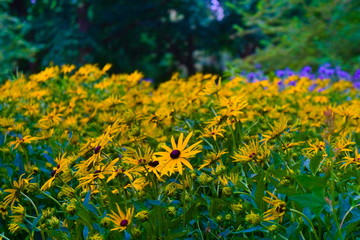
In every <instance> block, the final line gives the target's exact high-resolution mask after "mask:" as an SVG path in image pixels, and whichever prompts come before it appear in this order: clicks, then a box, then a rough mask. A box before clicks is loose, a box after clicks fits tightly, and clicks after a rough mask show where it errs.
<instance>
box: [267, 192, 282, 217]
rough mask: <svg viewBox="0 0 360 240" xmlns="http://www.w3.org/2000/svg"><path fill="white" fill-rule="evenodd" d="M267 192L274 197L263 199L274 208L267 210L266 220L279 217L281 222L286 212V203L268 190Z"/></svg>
mask: <svg viewBox="0 0 360 240" xmlns="http://www.w3.org/2000/svg"><path fill="white" fill-rule="evenodd" d="M267 193H268V194H269V195H270V196H271V197H272V198H269V197H263V200H264V201H265V202H267V203H269V204H271V205H273V208H271V209H269V210H267V211H266V212H265V213H264V221H271V220H275V219H277V218H279V221H280V222H281V221H282V219H283V217H284V214H285V212H286V203H285V202H284V201H282V200H280V199H278V198H277V197H276V196H275V195H274V194H272V193H271V192H269V191H267Z"/></svg>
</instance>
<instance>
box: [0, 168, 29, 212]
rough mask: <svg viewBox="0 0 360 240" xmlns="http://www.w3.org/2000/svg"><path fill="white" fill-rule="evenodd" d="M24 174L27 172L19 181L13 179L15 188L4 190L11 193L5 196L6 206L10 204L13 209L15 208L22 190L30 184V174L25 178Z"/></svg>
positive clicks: (4, 202)
mask: <svg viewBox="0 0 360 240" xmlns="http://www.w3.org/2000/svg"><path fill="white" fill-rule="evenodd" d="M24 175H25V173H24V174H22V175H21V176H20V178H19V180H18V181H13V188H11V189H5V190H4V192H7V193H10V194H9V195H7V196H6V197H5V198H4V201H3V204H4V207H5V208H7V207H8V206H9V205H10V208H11V209H12V208H13V206H14V203H15V202H16V201H19V196H20V194H21V191H22V190H24V189H25V187H26V186H27V185H28V184H29V181H30V180H31V179H32V178H30V177H29V176H28V177H27V178H23V177H24Z"/></svg>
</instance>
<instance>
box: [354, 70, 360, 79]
mask: <svg viewBox="0 0 360 240" xmlns="http://www.w3.org/2000/svg"><path fill="white" fill-rule="evenodd" d="M357 80H360V69H358V70H356V71H355V73H354V76H353V81H357Z"/></svg>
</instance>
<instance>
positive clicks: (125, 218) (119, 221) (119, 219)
mask: <svg viewBox="0 0 360 240" xmlns="http://www.w3.org/2000/svg"><path fill="white" fill-rule="evenodd" d="M116 207H117V212H114V211H111V214H109V215H108V216H109V218H110V220H111V221H112V222H113V223H114V224H115V227H114V228H112V229H111V231H116V230H118V231H120V232H122V231H124V230H125V229H126V228H127V227H128V226H129V225H130V224H131V220H132V217H133V215H134V208H129V209H127V211H126V214H125V213H124V212H123V211H121V209H120V207H119V205H118V204H117V203H116Z"/></svg>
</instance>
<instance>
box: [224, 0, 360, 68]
mask: <svg viewBox="0 0 360 240" xmlns="http://www.w3.org/2000/svg"><path fill="white" fill-rule="evenodd" d="M230 6H231V7H232V8H233V9H236V11H238V12H239V14H241V15H242V16H244V20H245V23H244V25H245V26H246V27H239V26H236V29H237V31H238V35H239V37H244V36H246V35H249V34H259V35H260V36H261V39H260V41H259V43H260V44H259V46H258V48H257V52H256V54H253V55H251V56H248V57H247V58H245V59H241V60H237V61H235V63H236V64H237V65H239V64H241V65H242V66H244V67H246V68H247V69H250V70H252V69H254V66H255V64H258V63H260V64H261V65H262V66H263V68H264V69H265V70H267V71H269V70H274V69H279V68H286V67H290V68H292V69H295V70H299V68H300V66H305V65H311V66H319V65H320V64H324V63H328V62H330V63H332V64H338V65H341V66H343V67H344V68H346V69H349V70H354V69H356V68H359V67H360V51H359V48H358V43H359V41H360V15H359V14H358V12H359V11H360V4H359V1H355V0H352V1H338V0H331V1H321V0H312V1H299V0H291V1H285V0H282V1H266V0H259V1H257V0H256V1H254V0H249V1H246V2H245V3H241V4H239V5H234V4H232V5H230Z"/></svg>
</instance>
